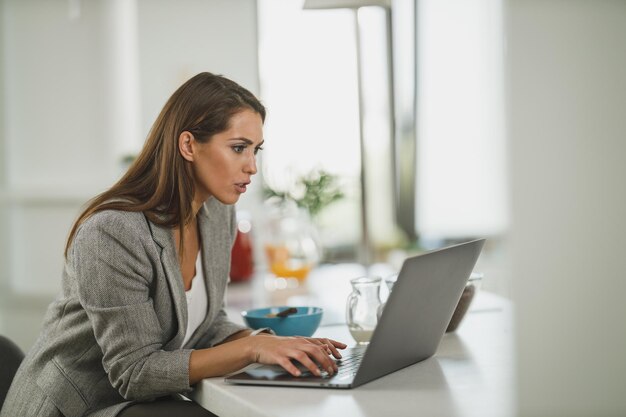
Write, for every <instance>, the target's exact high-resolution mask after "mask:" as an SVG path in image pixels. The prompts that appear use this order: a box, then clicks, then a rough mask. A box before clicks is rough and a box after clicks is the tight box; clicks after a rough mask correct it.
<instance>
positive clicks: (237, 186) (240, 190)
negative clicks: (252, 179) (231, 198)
mask: <svg viewBox="0 0 626 417" xmlns="http://www.w3.org/2000/svg"><path fill="white" fill-rule="evenodd" d="M248 184H250V183H249V182H248V183H245V182H243V183H239V184H235V189H236V190H237V192H238V193H241V194H243V193H245V192H246V189H247V187H248Z"/></svg>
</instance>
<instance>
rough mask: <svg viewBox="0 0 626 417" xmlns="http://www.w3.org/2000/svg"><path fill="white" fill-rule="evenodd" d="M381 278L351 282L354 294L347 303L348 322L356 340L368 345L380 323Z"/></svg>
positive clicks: (363, 278)
mask: <svg viewBox="0 0 626 417" xmlns="http://www.w3.org/2000/svg"><path fill="white" fill-rule="evenodd" d="M381 281H382V280H381V278H380V277H359V278H354V279H352V280H350V284H352V293H350V295H349V296H348V301H347V303H346V322H347V323H348V329H349V330H350V334H352V337H353V338H354V340H356V342H357V344H359V345H367V344H368V343H369V342H370V338H371V337H372V333H374V329H375V328H376V324H377V323H378V315H377V312H378V309H379V307H380V306H381V304H382V301H381V299H380V284H381Z"/></svg>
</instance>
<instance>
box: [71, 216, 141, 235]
mask: <svg viewBox="0 0 626 417" xmlns="http://www.w3.org/2000/svg"><path fill="white" fill-rule="evenodd" d="M146 228H147V222H146V218H145V216H144V214H143V213H142V212H133V211H122V210H102V211H98V212H96V213H94V214H92V215H91V216H89V217H88V218H87V219H85V220H84V221H83V223H82V224H81V226H80V228H79V231H80V232H82V233H85V232H96V231H101V232H102V231H104V232H109V233H113V234H118V233H123V234H134V233H138V232H141V231H144V230H146Z"/></svg>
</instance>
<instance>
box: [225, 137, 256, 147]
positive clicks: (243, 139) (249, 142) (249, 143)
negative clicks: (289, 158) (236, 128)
mask: <svg viewBox="0 0 626 417" xmlns="http://www.w3.org/2000/svg"><path fill="white" fill-rule="evenodd" d="M229 140H230V141H235V140H241V141H244V142H245V143H246V144H248V145H253V144H254V141H252V140H250V139H248V138H230V139H229ZM264 143H265V139H263V140H262V141H261V142H260V143H259V144H258V145H257V146H261V145H263V144H264Z"/></svg>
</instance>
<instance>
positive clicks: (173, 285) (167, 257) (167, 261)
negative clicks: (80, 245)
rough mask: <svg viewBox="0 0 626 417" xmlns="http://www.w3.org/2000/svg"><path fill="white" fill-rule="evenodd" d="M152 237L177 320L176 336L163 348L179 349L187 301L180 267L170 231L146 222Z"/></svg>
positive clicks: (183, 333)
mask: <svg viewBox="0 0 626 417" xmlns="http://www.w3.org/2000/svg"><path fill="white" fill-rule="evenodd" d="M148 224H149V225H150V229H151V230H152V237H153V239H154V241H155V242H156V244H157V245H159V246H160V247H161V249H162V250H161V264H162V265H163V271H164V272H165V277H166V279H167V283H168V286H169V288H170V293H171V296H172V299H173V301H174V309H175V311H176V317H177V319H178V331H177V332H176V336H175V337H174V338H173V339H172V340H170V341H169V342H168V343H167V344H166V345H165V348H170V349H176V348H179V347H180V345H181V343H182V341H183V339H184V337H185V332H186V331H187V320H188V317H187V299H186V297H185V287H184V285H183V277H182V275H181V272H180V265H179V262H178V257H177V254H176V246H175V243H174V235H173V233H172V229H170V228H167V227H163V226H159V225H157V224H154V223H152V222H151V221H150V220H148Z"/></svg>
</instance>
